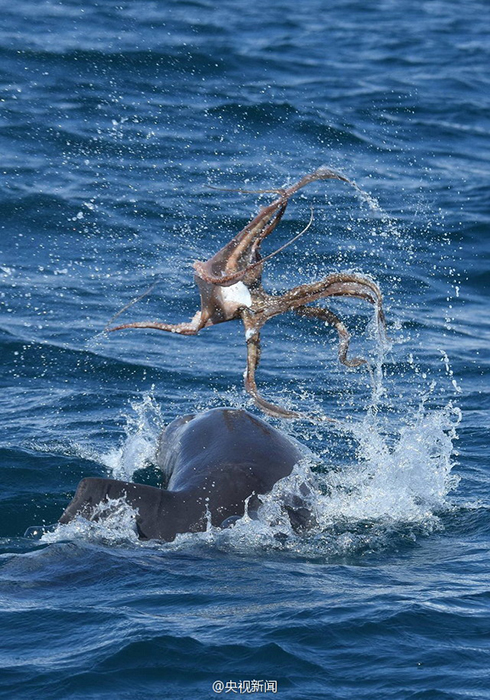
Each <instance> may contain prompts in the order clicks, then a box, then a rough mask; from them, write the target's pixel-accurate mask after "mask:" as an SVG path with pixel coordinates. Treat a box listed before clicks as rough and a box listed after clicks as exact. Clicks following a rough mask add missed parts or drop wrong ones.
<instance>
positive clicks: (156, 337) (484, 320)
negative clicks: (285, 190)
mask: <svg viewBox="0 0 490 700" xmlns="http://www.w3.org/2000/svg"><path fill="white" fill-rule="evenodd" d="M0 12H1V17H2V22H1V27H0V57H1V62H0V71H1V83H0V90H1V110H0V146H1V147H0V162H1V167H0V173H1V180H2V187H1V189H0V285H1V286H0V301H1V304H2V312H1V314H2V315H1V325H0V352H1V360H2V361H1V366H2V370H1V371H2V374H1V386H2V391H1V394H0V401H1V408H2V422H1V428H0V452H1V472H0V474H1V483H2V490H1V510H0V538H1V539H0V548H1V553H0V596H1V609H0V620H1V635H0V693H1V697H5V698H36V699H38V698H42V699H43V700H48V699H51V698H53V699H54V698H63V699H64V698H70V699H75V698H77V699H78V698H80V699H81V698H84V699H86V698H101V699H102V698H103V699H104V700H109V699H110V700H113V699H116V698H117V699H120V698H133V697H135V696H137V695H141V696H144V697H146V698H162V697H169V698H172V699H178V698H216V697H219V696H222V697H231V696H234V695H239V694H241V695H245V694H248V695H250V696H252V697H270V696H276V697H279V698H282V699H283V700H286V699H287V700H302V699H303V698H304V699H306V698H308V699H313V698H322V699H323V698H325V699H329V700H330V699H341V698H342V699H343V698H349V699H350V698H355V699H356V700H357V699H358V698H363V700H371V699H373V700H374V699H376V700H379V699H380V698H382V699H383V700H384V699H385V698H396V699H397V700H400V699H403V700H405V699H408V698H410V699H412V698H413V699H415V698H417V699H424V700H425V699H426V700H446V699H447V700H454V699H455V698H465V699H468V698H471V699H476V698H490V672H489V667H490V578H489V574H490V564H489V549H490V547H489V531H490V530H489V508H490V488H489V482H490V477H489V466H490V461H489V456H488V435H489V431H488V409H489V406H490V392H489V385H488V376H489V365H490V356H489V344H488V343H489V339H490V320H489V313H488V310H489V305H488V289H489V281H490V277H489V272H488V259H489V251H490V246H489V240H490V239H489V236H488V231H489V225H490V201H489V188H488V177H489V174H490V162H489V149H488V142H489V141H488V139H489V131H490V128H489V127H490V124H489V114H490V110H489V108H490V79H489V74H488V66H489V60H490V55H489V54H490V39H489V35H488V26H489V24H490V5H489V4H488V3H487V2H486V1H485V0H466V2H465V3H463V4H462V3H460V2H456V0H412V2H408V0H398V1H396V2H395V1H394V0H380V1H379V2H377V3H366V2H361V1H360V0H332V2H328V3H327V2H320V1H319V0H305V2H303V3H297V2H295V3H293V2H291V0H282V1H281V2H278V3H269V4H267V3H257V2H254V1H253V0H251V1H249V2H243V1H242V0H235V2H231V1H230V0H224V1H222V2H219V3H212V2H209V1H208V0H188V1H184V0H169V1H167V2H158V1H156V0H154V1H152V2H151V1H149V0H141V1H139V2H127V1H125V0H121V2H119V3H117V4H116V3H113V2H109V0H97V1H95V0H87V1H86V2H85V3H78V2H74V1H68V0H62V1H61V2H58V1H56V0H18V2H16V3H13V4H7V3H5V2H2V3H1V9H0ZM321 165H326V166H329V167H333V168H336V169H339V170H341V171H342V172H343V173H344V174H345V175H346V176H348V177H349V178H350V179H352V180H354V181H355V182H356V183H357V184H358V185H359V187H360V188H361V189H362V190H363V191H364V192H365V193H366V194H365V195H364V196H361V195H359V194H358V193H356V191H354V190H353V189H352V188H349V187H348V186H346V185H345V184H344V183H340V182H333V181H329V182H320V183H316V184H314V185H311V186H310V187H309V188H307V189H305V190H303V191H302V193H301V194H299V195H298V196H297V197H296V198H295V199H294V200H293V201H291V203H290V206H289V208H288V212H287V214H286V216H285V218H284V221H283V222H282V223H281V226H280V227H278V229H277V230H276V231H275V232H274V235H273V236H272V237H271V239H270V240H269V241H268V243H267V245H266V246H265V247H266V248H267V252H269V251H271V250H274V249H275V248H277V247H278V246H279V245H280V244H282V243H284V242H285V241H287V240H288V239H289V238H290V237H291V236H292V235H294V233H296V232H297V231H299V230H301V229H302V228H303V227H304V226H305V224H306V223H307V222H308V220H309V217H310V210H311V208H312V209H313V212H314V221H313V224H312V227H311V228H310V230H309V231H308V232H307V233H306V234H305V235H304V236H303V237H302V238H301V239H299V240H298V241H297V242H296V243H295V244H294V245H293V246H291V247H289V248H288V249H286V250H285V251H284V252H283V253H282V254H280V255H278V256H276V257H275V258H273V259H271V261H270V262H269V264H268V265H267V266H266V269H265V274H264V286H265V287H266V289H268V290H276V291H281V290H285V289H287V288H289V287H291V286H293V285H294V284H299V283H302V282H306V281H313V280H315V279H319V278H320V277H322V276H324V275H325V274H328V273H329V272H333V271H341V270H349V271H356V272H360V273H362V274H366V275H371V276H372V277H373V278H374V279H375V280H376V281H377V283H378V284H379V285H380V286H381V288H382V290H383V293H384V297H385V306H386V315H387V321H388V335H389V339H390V347H388V346H385V347H383V348H380V347H379V342H378V341H377V338H376V334H375V332H374V330H373V325H372V321H371V317H372V310H371V309H370V308H366V307H367V306H368V305H366V304H363V302H362V301H350V302H349V301H345V300H342V299H339V300H336V301H335V303H332V305H331V307H332V308H335V310H336V312H337V313H338V314H339V315H341V317H342V318H343V319H344V321H345V322H346V324H347V325H348V327H349V329H350V330H351V332H352V334H353V341H352V347H353V351H355V352H356V353H357V354H365V355H366V356H369V357H370V358H371V360H372V363H373V365H374V366H375V367H376V377H375V379H376V382H375V388H374V389H373V385H372V382H371V380H370V377H369V374H368V373H367V372H366V371H363V369H362V368H360V369H357V370H348V369H346V368H345V367H343V366H341V365H339V363H338V360H337V355H336V344H337V340H336V338H335V334H334V333H333V331H332V330H331V329H328V328H325V327H323V326H322V325H317V324H315V323H313V322H312V321H311V320H309V319H299V318H297V317H293V316H288V315H285V316H281V317H279V318H278V319H275V320H274V321H271V322H270V323H269V324H268V326H267V328H266V329H265V332H264V348H263V362H262V364H261V367H260V369H259V372H258V375H257V378H258V381H259V385H260V388H261V390H262V391H263V393H264V395H265V396H266V397H267V398H269V399H272V400H275V401H277V402H280V403H283V404H286V405H288V406H290V407H292V408H300V409H302V410H308V411H312V410H313V411H319V412H322V413H325V414H327V415H330V416H333V417H336V418H337V419H338V420H340V421H341V425H340V427H329V426H328V425H325V424H315V423H309V422H306V421H299V422H294V423H281V422H279V421H272V423H273V424H274V425H276V426H279V427H281V428H282V429H283V430H285V431H286V432H287V433H289V434H291V435H293V436H294V437H296V438H297V439H298V440H300V441H301V442H302V443H303V444H304V445H306V446H307V447H308V448H309V449H310V450H311V458H309V459H307V460H306V462H305V464H303V465H301V466H300V467H299V468H298V470H297V472H296V473H295V474H294V475H293V477H292V480H290V481H289V482H288V483H285V484H282V483H280V484H278V485H277V488H276V489H275V491H274V492H273V493H272V494H271V495H270V496H269V497H268V498H267V499H265V502H264V506H263V509H262V512H261V516H260V519H259V520H258V521H247V520H244V521H243V522H241V523H239V524H238V525H237V526H236V527H234V528H231V529H230V530H225V531H215V530H213V529H212V528H210V529H209V530H208V532H206V533H201V534H193V535H185V536H182V537H180V538H178V539H177V540H176V542H174V543H171V544H161V543H155V542H153V543H141V542H139V541H137V540H136V538H135V535H134V532H133V528H132V513H131V512H130V509H124V508H123V509H122V510H121V511H120V513H119V514H118V517H117V518H113V520H111V521H109V522H107V523H105V524H104V525H103V526H102V525H95V524H89V523H86V522H85V523H84V522H82V521H79V522H77V523H74V524H70V525H67V526H59V527H58V528H57V529H56V530H55V531H54V532H51V533H49V534H47V535H45V536H44V537H43V538H42V539H41V540H40V541H38V540H37V541H36V540H30V539H25V538H24V537H23V533H24V531H25V530H26V528H28V527H29V526H31V525H34V524H42V523H45V524H47V523H54V522H56V520H57V519H58V517H59V516H60V514H61V512H62V511H63V508H64V507H65V506H66V504H67V503H68V501H69V499H70V498H71V496H72V495H73V492H74V490H75V488H76V485H77V483H78V481H79V480H80V479H81V478H82V477H83V476H113V477H115V478H125V479H133V478H135V479H140V480H145V479H151V478H152V473H153V472H152V456H153V452H154V448H155V440H156V436H157V434H158V432H159V430H161V428H162V426H163V425H165V424H166V423H167V422H169V421H170V420H172V419H173V418H175V417H176V416H179V415H183V414H184V413H189V412H195V411H197V410H205V409H206V408H210V407H215V406H220V405H225V406H234V407H245V408H249V409H250V410H252V411H254V412H257V413H258V411H256V409H255V408H254V407H253V406H252V405H251V402H250V401H249V398H248V396H247V395H246V394H245V392H244V389H243V386H242V372H243V368H244V363H245V343H244V340H243V329H242V328H241V326H240V324H238V323H230V324H224V325H222V326H217V327H215V328H210V329H207V330H206V331H203V332H202V333H201V334H200V335H199V336H198V337H195V338H185V337H176V336H175V335H171V334H165V333H158V332H156V331H126V332H121V333H119V334H116V333H114V334H110V335H107V334H104V333H103V329H104V327H105V325H106V323H107V321H108V320H109V319H110V318H111V316H113V314H115V313H116V312H117V311H118V310H119V309H120V308H121V307H123V306H124V305H125V304H127V303H128V302H130V301H131V300H132V299H134V298H135V297H137V296H138V295H140V294H141V293H142V292H144V291H145V289H147V288H148V287H149V286H150V285H151V284H152V283H154V282H156V286H155V287H154V289H153V290H152V291H151V293H150V294H148V295H147V296H146V297H145V298H144V299H142V300H141V301H140V302H138V303H137V304H135V305H133V306H132V307H131V308H130V309H128V310H127V311H126V312H125V313H124V315H123V316H121V320H123V319H124V320H125V321H128V322H129V321H132V320H142V319H146V318H151V319H159V320H164V321H168V322H178V321H181V320H187V319H188V318H190V317H191V316H192V315H193V313H194V312H195V311H196V310H197V306H198V294H197V290H196V288H195V286H194V284H193V280H192V266H191V264H192V262H193V260H195V259H201V260H205V259H206V258H208V257H209V256H210V255H211V254H213V253H214V252H215V251H216V250H218V249H219V248H220V247H221V246H222V245H223V244H224V243H225V242H226V241H227V240H229V238H230V237H231V236H232V235H234V234H235V233H236V232H238V231H239V230H240V229H241V228H242V227H243V226H244V225H245V224H246V222H247V221H248V219H249V218H250V217H251V215H252V214H253V213H255V212H256V211H257V208H258V207H259V206H260V205H263V204H265V203H266V202H268V201H270V195H265V194H264V195H258V194H240V193H238V192H225V191H220V190H217V189H212V187H210V185H212V186H214V187H221V188H246V189H250V190H256V189H266V188H271V187H280V186H282V185H284V184H286V183H291V182H294V181H295V180H297V179H299V178H300V177H301V176H302V175H304V174H306V173H308V172H311V171H313V170H315V169H316V168H317V167H319V166H321ZM272 239H273V240H272ZM269 326H270V327H269ZM302 480H310V481H311V482H312V483H313V485H314V489H313V491H314V503H313V504H312V507H313V508H314V510H315V514H316V516H317V520H318V527H317V528H315V529H314V530H313V531H312V532H310V533H308V534H303V535H297V534H295V533H294V532H292V531H291V529H290V528H289V526H288V524H287V522H286V520H285V519H284V514H283V510H282V509H281V503H282V499H283V496H284V493H285V492H287V490H288V489H291V488H294V483H291V482H292V481H293V482H295V483H298V482H301V481H302ZM246 680H249V681H252V680H255V681H270V682H272V681H274V682H277V693H273V685H272V684H271V685H269V686H265V685H262V686H260V685H257V686H255V687H256V689H258V688H262V692H258V690H257V692H254V693H252V692H251V688H252V686H251V685H250V686H248V688H249V690H250V692H247V693H245V692H242V693H240V692H239V691H238V692H235V691H236V690H237V689H238V688H239V687H240V686H238V683H239V682H240V681H246ZM215 681H222V682H223V684H225V685H224V687H223V690H222V692H221V693H218V692H215V691H214V690H213V682H215ZM230 682H232V683H236V684H237V685H236V686H233V685H232V684H230ZM226 684H228V685H226ZM241 687H242V689H245V688H246V686H241ZM266 689H267V692H266ZM218 690H219V688H218ZM226 691H229V692H226Z"/></svg>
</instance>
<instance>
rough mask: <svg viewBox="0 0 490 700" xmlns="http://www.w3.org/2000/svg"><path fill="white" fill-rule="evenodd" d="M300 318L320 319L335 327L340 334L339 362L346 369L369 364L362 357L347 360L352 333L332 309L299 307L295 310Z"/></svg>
mask: <svg viewBox="0 0 490 700" xmlns="http://www.w3.org/2000/svg"><path fill="white" fill-rule="evenodd" d="M294 311H295V313H297V314H298V315H299V316H306V317H308V318H319V319H320V320H321V321H324V322H325V323H328V324H329V325H330V326H334V327H335V328H336V330H337V333H338V334H339V360H340V362H341V363H342V364H343V365H345V366H346V367H360V366H361V365H365V364H367V360H365V359H364V358H362V357H353V358H352V359H350V360H349V359H347V352H348V350H349V343H350V333H349V331H348V330H347V328H346V327H345V326H344V324H343V323H342V321H341V320H340V318H339V317H338V316H337V315H336V314H334V313H333V311H330V309H324V308H321V307H319V306H298V307H297V308H296V309H295V310H294Z"/></svg>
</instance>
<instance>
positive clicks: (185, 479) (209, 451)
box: [59, 408, 309, 542]
mask: <svg viewBox="0 0 490 700" xmlns="http://www.w3.org/2000/svg"><path fill="white" fill-rule="evenodd" d="M303 456H304V455H303V453H302V451H301V446H300V445H299V443H297V442H296V441H294V440H293V439H291V438H288V437H287V436H286V435H284V434H283V433H281V432H280V431H279V430H276V429H275V428H273V427H272V426H270V425H268V424H267V423H265V422H264V421H263V420H260V419H259V418H257V417H255V416H253V415H251V414H250V413H248V412H247V411H244V410H236V409H228V408H217V409H213V410H209V411H206V412H205V413H200V414H195V415H187V416H184V417H181V418H177V419H176V420H174V421H173V422H172V423H170V424H169V425H168V426H167V428H166V429H165V430H164V431H163V433H162V434H161V436H160V438H159V441H158V447H157V452H156V461H157V464H158V466H159V467H160V469H161V471H162V475H163V488H158V487H155V486H147V485H142V484H135V483H131V482H128V481H119V480H115V479H104V478H92V477H90V478H85V479H83V480H82V481H81V482H80V483H79V485H78V488H77V490H76V493H75V496H74V498H73V500H72V501H71V503H70V504H69V505H68V507H67V508H66V510H65V511H64V513H63V515H62V516H61V518H60V520H59V522H60V523H68V522H70V521H71V520H73V519H74V518H75V516H77V515H81V516H83V517H85V518H87V519H89V520H98V519H100V518H103V517H104V516H103V515H101V512H102V513H103V510H102V511H101V509H100V508H98V506H100V504H102V503H104V502H105V501H107V500H108V499H118V498H124V499H125V500H126V502H127V503H129V504H130V505H131V506H132V507H133V508H134V509H135V510H136V512H137V516H136V528H137V532H138V536H139V538H140V539H142V540H150V539H156V540H164V541H167V542H171V541H173V540H174V539H175V537H176V536H177V535H178V534H179V533H185V532H202V531H204V530H206V527H207V523H208V521H209V520H210V521H211V523H212V525H214V526H216V527H220V526H221V527H228V526H229V525H231V524H233V523H234V522H235V521H236V520H237V519H239V518H241V517H242V516H243V515H244V513H245V510H246V508H247V512H248V513H249V514H251V515H253V514H254V513H256V511H257V508H258V507H259V505H260V499H259V496H260V495H261V494H266V493H268V492H269V491H270V490H271V489H272V487H273V486H274V484H275V483H276V482H277V481H279V480H280V479H282V478H284V477H286V476H288V475H289V474H291V472H292V470H293V467H294V465H295V464H296V463H297V462H299V460H300V459H301V458H302V457H303ZM287 510H288V513H289V517H290V520H291V523H292V525H293V527H295V529H302V528H303V526H306V525H307V524H308V520H309V516H308V513H307V509H306V508H305V507H304V503H303V502H302V499H301V498H300V497H296V500H295V501H293V502H292V505H291V506H289V507H288V508H287Z"/></svg>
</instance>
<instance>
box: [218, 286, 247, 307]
mask: <svg viewBox="0 0 490 700" xmlns="http://www.w3.org/2000/svg"><path fill="white" fill-rule="evenodd" d="M221 294H222V296H223V300H224V301H225V302H231V303H234V304H236V305H237V306H247V307H248V308H250V307H251V306H252V297H251V296H250V292H249V289H248V287H247V286H246V285H245V284H244V283H243V282H236V284H232V285H231V286H230V287H221Z"/></svg>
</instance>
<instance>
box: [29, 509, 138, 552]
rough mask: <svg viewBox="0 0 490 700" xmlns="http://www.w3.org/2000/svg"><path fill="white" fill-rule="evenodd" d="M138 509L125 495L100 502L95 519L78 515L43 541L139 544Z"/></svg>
mask: <svg viewBox="0 0 490 700" xmlns="http://www.w3.org/2000/svg"><path fill="white" fill-rule="evenodd" d="M137 514H138V512H137V510H135V509H133V508H132V507H131V506H130V505H129V504H128V503H126V501H125V500H124V499H123V498H116V499H108V500H107V501H104V502H102V503H99V504H98V505H97V506H96V508H95V510H94V519H92V520H87V519H86V518H83V517H82V516H81V515H77V516H76V517H75V518H74V519H73V520H72V521H71V522H69V523H67V524H63V525H62V524H58V525H57V527H56V528H55V529H54V530H53V531H51V532H46V533H45V534H44V535H43V536H42V537H41V539H40V542H41V543H42V544H53V543H54V542H65V541H67V540H69V541H73V540H82V541H84V542H95V543H97V544H104V545H109V546H117V545H128V544H129V545H133V546H134V545H137V544H138V543H139V539H138V533H137V528H136V517H137Z"/></svg>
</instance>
